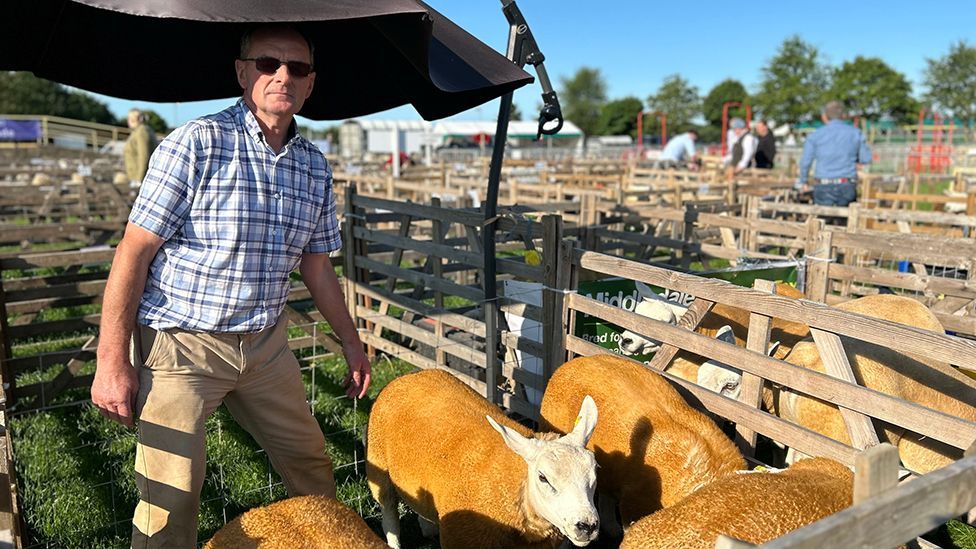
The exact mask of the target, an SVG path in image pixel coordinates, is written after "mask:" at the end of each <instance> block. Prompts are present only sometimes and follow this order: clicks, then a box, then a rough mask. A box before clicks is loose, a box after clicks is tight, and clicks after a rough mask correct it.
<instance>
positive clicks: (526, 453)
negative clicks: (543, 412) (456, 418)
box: [485, 416, 539, 461]
mask: <svg viewBox="0 0 976 549" xmlns="http://www.w3.org/2000/svg"><path fill="white" fill-rule="evenodd" d="M485 418H487V419H488V423H490V424H491V426H492V427H494V428H495V430H496V431H498V432H499V433H501V435H502V440H504V441H505V446H508V447H509V448H511V450H512V451H513V452H515V453H516V454H518V455H520V456H522V459H524V460H525V461H531V460H532V458H534V457H535V455H536V452H538V450H539V446H538V444H536V441H535V439H531V438H525V437H523V436H522V435H520V434H519V433H518V432H516V431H513V430H512V429H509V428H508V427H505V426H503V425H499V424H498V422H496V421H495V420H494V419H491V416H485Z"/></svg>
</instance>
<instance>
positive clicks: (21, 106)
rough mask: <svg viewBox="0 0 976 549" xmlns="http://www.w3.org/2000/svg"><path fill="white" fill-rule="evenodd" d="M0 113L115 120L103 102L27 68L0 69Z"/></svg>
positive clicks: (107, 121) (109, 122)
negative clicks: (20, 70) (17, 69)
mask: <svg viewBox="0 0 976 549" xmlns="http://www.w3.org/2000/svg"><path fill="white" fill-rule="evenodd" d="M0 113H4V114H38V115H50V116H63V117H66V118H74V119H77V120H86V121H88V122H100V123H102V124H115V123H116V120H115V116H114V115H112V113H111V111H109V110H108V106H107V105H105V103H102V102H101V101H99V100H97V99H95V98H94V97H92V96H90V95H88V94H86V93H83V92H78V91H69V90H68V89H67V88H65V87H64V86H62V85H61V84H57V83H55V82H51V81H49V80H43V79H41V78H37V77H36V76H34V75H33V74H31V73H29V72H9V71H0Z"/></svg>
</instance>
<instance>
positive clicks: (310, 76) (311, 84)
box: [305, 72, 315, 99]
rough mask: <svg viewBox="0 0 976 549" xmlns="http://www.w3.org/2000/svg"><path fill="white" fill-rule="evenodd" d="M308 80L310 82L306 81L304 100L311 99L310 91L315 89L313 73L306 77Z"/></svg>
mask: <svg viewBox="0 0 976 549" xmlns="http://www.w3.org/2000/svg"><path fill="white" fill-rule="evenodd" d="M308 78H309V79H310V80H309V81H308V92H306V93H305V99H308V98H309V97H311V96H312V90H313V89H315V73H314V72H313V73H311V74H309V75H308Z"/></svg>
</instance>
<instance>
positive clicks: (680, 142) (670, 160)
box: [656, 129, 698, 168]
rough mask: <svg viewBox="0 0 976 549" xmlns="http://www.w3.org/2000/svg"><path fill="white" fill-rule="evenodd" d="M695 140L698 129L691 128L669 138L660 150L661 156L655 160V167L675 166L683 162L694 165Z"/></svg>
mask: <svg viewBox="0 0 976 549" xmlns="http://www.w3.org/2000/svg"><path fill="white" fill-rule="evenodd" d="M697 140H698V131H697V130H693V129H692V130H688V131H686V132H685V133H683V134H681V135H677V136H675V137H673V138H671V140H670V141H668V144H667V145H665V147H664V150H663V151H661V157H660V158H658V160H657V164H656V165H657V167H658V168H677V167H680V166H682V165H683V164H688V165H690V166H695V162H696V159H697V154H696V152H695V141H697Z"/></svg>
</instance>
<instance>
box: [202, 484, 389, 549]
mask: <svg viewBox="0 0 976 549" xmlns="http://www.w3.org/2000/svg"><path fill="white" fill-rule="evenodd" d="M240 547H256V548H261V549H294V548H296V547H303V548H306V549H385V548H386V544H385V543H383V542H382V541H381V540H380V538H379V537H377V535H376V534H374V533H373V531H372V530H370V529H369V526H367V525H366V523H365V522H363V519H362V518H360V516H359V515H358V514H356V513H355V512H354V511H353V510H352V509H350V508H348V507H346V506H345V505H343V504H342V503H339V502H338V501H336V500H335V499H333V498H330V497H326V496H299V497H294V498H289V499H284V500H281V501H277V502H275V503H272V504H270V505H266V506H264V507H257V508H255V509H251V510H250V511H247V512H246V513H244V514H242V515H240V516H238V517H237V518H235V519H234V520H232V521H230V522H228V523H227V524H226V525H224V527H223V528H221V529H220V530H218V531H217V533H216V534H214V536H213V538H211V539H210V541H208V542H207V544H206V545H205V546H204V549H238V548H240Z"/></svg>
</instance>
